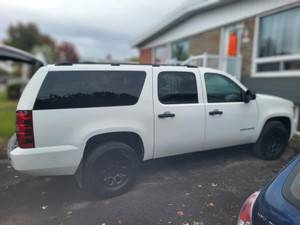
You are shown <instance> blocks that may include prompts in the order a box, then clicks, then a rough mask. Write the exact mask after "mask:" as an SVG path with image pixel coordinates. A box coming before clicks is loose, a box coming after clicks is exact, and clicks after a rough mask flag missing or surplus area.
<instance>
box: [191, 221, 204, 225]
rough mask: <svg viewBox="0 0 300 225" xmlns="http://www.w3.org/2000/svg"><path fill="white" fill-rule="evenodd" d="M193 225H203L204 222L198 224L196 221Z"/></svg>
mask: <svg viewBox="0 0 300 225" xmlns="http://www.w3.org/2000/svg"><path fill="white" fill-rule="evenodd" d="M193 225H203V223H202V222H197V221H194V224H193Z"/></svg>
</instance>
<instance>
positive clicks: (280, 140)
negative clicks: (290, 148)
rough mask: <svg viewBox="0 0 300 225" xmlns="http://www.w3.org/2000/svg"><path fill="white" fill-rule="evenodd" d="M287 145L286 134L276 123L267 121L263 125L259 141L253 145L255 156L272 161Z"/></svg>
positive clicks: (284, 129)
mask: <svg viewBox="0 0 300 225" xmlns="http://www.w3.org/2000/svg"><path fill="white" fill-rule="evenodd" d="M287 144H288V132H287V130H286V128H285V127H284V125H283V124H282V123H280V122H278V121H269V122H267V123H266V124H265V126H264V128H263V130H262V132H261V134H260V137H259V139H258V140H257V142H256V144H255V145H254V149H253V152H254V154H255V155H256V156H258V157H260V158H262V159H267V160H273V159H277V158H279V156H280V155H281V154H282V153H283V151H284V150H285V148H286V146H287Z"/></svg>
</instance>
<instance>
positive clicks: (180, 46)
mask: <svg viewBox="0 0 300 225" xmlns="http://www.w3.org/2000/svg"><path fill="white" fill-rule="evenodd" d="M188 55H189V40H188V39H185V40H181V41H176V42H173V43H172V59H177V60H179V61H183V60H186V59H187V57H188Z"/></svg>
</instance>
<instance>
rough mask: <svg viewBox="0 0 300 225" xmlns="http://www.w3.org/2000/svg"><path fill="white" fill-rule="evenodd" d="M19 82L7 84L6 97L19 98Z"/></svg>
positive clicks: (20, 85)
mask: <svg viewBox="0 0 300 225" xmlns="http://www.w3.org/2000/svg"><path fill="white" fill-rule="evenodd" d="M21 87H22V84H21V83H14V84H9V85H7V88H6V92H7V98H8V99H19V98H20V97H21Z"/></svg>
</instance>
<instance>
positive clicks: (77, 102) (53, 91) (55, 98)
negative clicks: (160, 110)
mask: <svg viewBox="0 0 300 225" xmlns="http://www.w3.org/2000/svg"><path fill="white" fill-rule="evenodd" d="M145 77H146V73H145V72H144V71H53V72H49V73H48V74H47V76H46V78H45V80H44V82H43V84H42V86H41V88H40V91H39V93H38V96H37V99H36V102H35V105H34V109H35V110H43V109H69V108H88V107H105V106H124V105H134V104H136V103H137V101H138V99H139V96H140V94H141V91H142V88H143V85H144V81H145Z"/></svg>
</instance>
